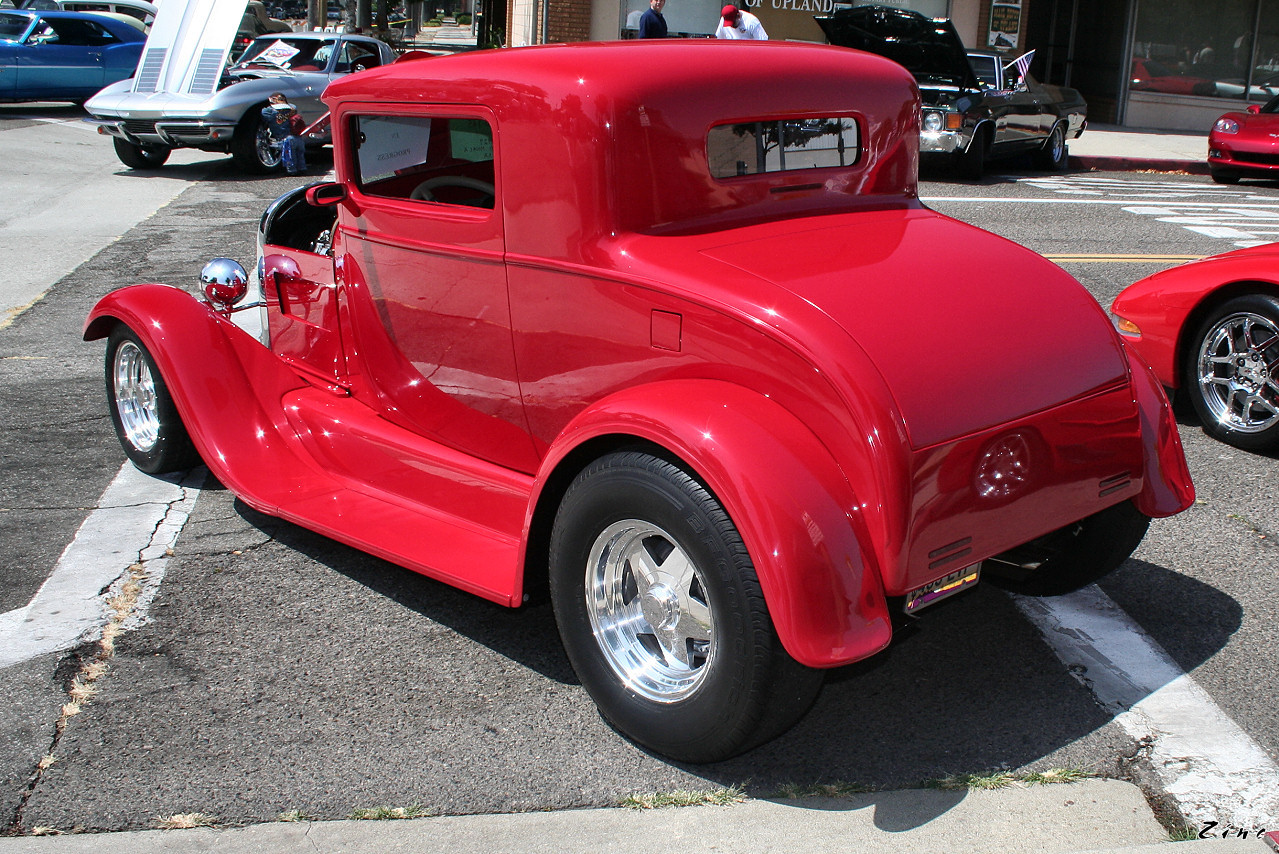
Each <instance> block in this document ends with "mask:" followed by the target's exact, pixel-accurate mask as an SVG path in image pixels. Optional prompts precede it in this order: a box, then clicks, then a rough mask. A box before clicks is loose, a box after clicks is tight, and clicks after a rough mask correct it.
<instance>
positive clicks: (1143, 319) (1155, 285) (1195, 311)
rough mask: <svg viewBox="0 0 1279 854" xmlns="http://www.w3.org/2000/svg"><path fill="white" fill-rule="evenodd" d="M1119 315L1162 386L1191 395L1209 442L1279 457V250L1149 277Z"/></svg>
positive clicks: (1125, 299)
mask: <svg viewBox="0 0 1279 854" xmlns="http://www.w3.org/2000/svg"><path fill="white" fill-rule="evenodd" d="M1111 311H1112V312H1113V313H1114V314H1115V317H1116V326H1117V327H1118V329H1119V332H1120V334H1122V335H1123V337H1124V340H1125V341H1126V342H1127V343H1128V346H1130V347H1131V348H1132V349H1134V350H1136V351H1137V352H1138V353H1140V354H1141V355H1142V356H1143V357H1144V358H1145V360H1146V361H1147V362H1148V363H1149V364H1150V366H1151V367H1152V368H1153V369H1154V371H1155V375H1156V376H1158V377H1159V380H1160V381H1161V382H1162V383H1163V384H1164V385H1165V386H1166V387H1168V388H1172V389H1180V390H1181V391H1182V392H1183V393H1185V394H1187V395H1189V397H1190V400H1191V402H1192V403H1193V404H1194V407H1195V411H1196V412H1197V413H1198V414H1199V417H1200V418H1201V419H1202V420H1203V425H1204V430H1205V432H1207V433H1208V434H1209V435H1210V436H1214V437H1216V438H1218V439H1220V440H1221V441H1223V442H1227V443H1229V444H1231V445H1234V446H1236V447H1239V448H1245V449H1248V450H1257V451H1260V450H1274V449H1276V448H1279V243H1270V244H1267V245H1265V246H1256V247H1253V248H1251V249H1239V250H1236V251H1234V252H1227V253H1225V254H1223V255H1214V256H1212V257H1211V258H1204V259H1202V260H1200V261H1192V262H1190V263H1189V264H1183V265H1181V266H1180V267H1173V268H1172V269H1170V270H1164V271H1163V272H1161V273H1156V274H1155V275H1153V276H1147V277H1146V278H1144V279H1142V280H1141V281H1139V282H1137V283H1136V284H1133V285H1131V286H1129V287H1128V288H1126V289H1125V290H1124V291H1123V292H1122V293H1120V294H1119V296H1118V297H1116V298H1115V301H1114V304H1113V305H1112V306H1111Z"/></svg>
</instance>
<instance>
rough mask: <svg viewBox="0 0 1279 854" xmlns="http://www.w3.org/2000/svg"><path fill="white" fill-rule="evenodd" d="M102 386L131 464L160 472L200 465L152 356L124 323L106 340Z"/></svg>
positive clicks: (147, 471)
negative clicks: (105, 387)
mask: <svg viewBox="0 0 1279 854" xmlns="http://www.w3.org/2000/svg"><path fill="white" fill-rule="evenodd" d="M106 386H107V402H108V404H109V407H110V410H111V423H112V424H113V425H114V426H115V432H116V436H118V437H119V439H120V444H121V446H122V447H123V448H124V452H125V453H126V454H128V456H129V459H130V460H132V461H133V464H134V465H135V466H137V467H138V468H139V469H141V470H142V471H144V472H146V473H147V474H164V473H166V472H175V471H183V470H185V469H189V468H192V467H193V466H197V465H199V464H200V454H199V453H198V452H197V451H196V449H195V445H194V444H193V443H192V441H191V436H190V434H189V433H188V432H187V429H186V426H185V425H184V424H183V423H182V418H181V416H179V415H178V408H177V406H176V405H175V404H174V402H173V397H172V396H171V395H170V394H169V387H168V386H167V385H166V384H165V382H164V377H163V376H161V375H160V370H159V368H157V367H156V364H155V359H154V358H153V357H152V356H151V354H150V352H148V351H147V348H146V345H144V344H143V343H142V341H141V339H139V338H138V336H137V333H135V332H134V331H133V330H132V329H130V328H129V327H127V326H125V325H123V324H120V325H118V326H116V327H115V329H113V330H112V331H111V335H110V337H109V338H108V339H107V360H106Z"/></svg>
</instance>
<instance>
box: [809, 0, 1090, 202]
mask: <svg viewBox="0 0 1279 854" xmlns="http://www.w3.org/2000/svg"><path fill="white" fill-rule="evenodd" d="M817 23H818V24H820V25H821V28H822V30H823V31H824V32H825V33H826V38H827V39H828V40H829V41H830V43H831V44H834V45H839V46H841V47H851V48H856V49H858V50H865V51H869V52H871V53H877V54H879V55H880V56H885V57H887V58H889V59H891V60H893V61H895V62H897V63H899V64H901V65H903V66H905V67H906V69H907V70H908V71H910V72H911V74H913V75H914V77H915V81H916V82H917V83H918V84H919V95H920V99H921V101H922V106H923V113H922V116H921V120H920V133H919V150H920V154H921V155H923V157H924V159H925V160H938V159H945V160H948V161H950V162H951V163H952V165H953V166H955V167H956V168H957V169H958V170H959V172H960V174H962V175H964V176H965V177H968V178H980V177H981V174H982V170H983V169H984V167H985V163H986V161H987V160H988V159H990V158H993V157H1003V156H1006V155H1009V154H1018V153H1023V152H1031V153H1033V154H1034V156H1035V160H1036V162H1037V165H1039V166H1040V167H1041V168H1044V169H1050V170H1055V171H1060V170H1064V169H1065V168H1066V160H1067V156H1068V155H1067V150H1066V141H1067V140H1068V139H1074V138H1076V137H1078V136H1079V135H1080V134H1082V133H1083V132H1084V128H1085V127H1086V126H1087V120H1086V117H1087V111H1088V105H1087V104H1086V103H1085V102H1084V99H1083V97H1082V96H1080V94H1079V93H1078V92H1076V91H1075V90H1074V89H1069V88H1066V87H1064V86H1051V85H1048V84H1045V83H1040V82H1039V81H1037V80H1035V79H1034V78H1033V77H1031V76H1030V74H1028V73H1020V72H1019V71H1018V69H1017V67H1016V63H1015V62H1010V61H1008V60H1007V59H1005V58H1004V57H1002V56H1000V55H998V54H994V53H980V52H968V51H966V50H965V49H964V44H963V42H962V41H961V40H960V38H959V33H957V32H956V31H955V27H954V25H953V24H952V23H951V22H950V21H949V20H948V19H946V18H928V17H925V16H924V15H921V14H919V13H918V12H912V11H909V10H907V9H896V8H891V7H888V6H858V7H856V8H853V9H841V10H839V11H836V12H834V13H833V14H831V15H823V16H819V17H818V18H817Z"/></svg>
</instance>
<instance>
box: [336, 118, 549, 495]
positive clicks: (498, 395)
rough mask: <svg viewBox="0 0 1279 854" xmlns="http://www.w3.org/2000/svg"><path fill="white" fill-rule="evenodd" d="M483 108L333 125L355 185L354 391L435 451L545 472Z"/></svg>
mask: <svg viewBox="0 0 1279 854" xmlns="http://www.w3.org/2000/svg"><path fill="white" fill-rule="evenodd" d="M494 125H495V122H494V119H493V117H492V115H491V114H490V113H488V112H487V111H486V110H483V109H480V108H466V107H454V106H450V107H438V108H432V107H420V108H411V107H404V108H398V109H396V108H388V107H379V108H378V109H377V110H374V109H372V108H370V109H369V110H368V111H366V112H359V111H357V112H355V113H354V114H353V113H352V112H350V111H348V112H346V113H345V114H344V115H343V116H336V117H335V119H334V133H335V134H338V135H342V136H344V138H345V139H346V143H345V144H343V145H341V147H340V148H341V150H344V151H347V152H348V158H349V161H350V162H348V163H346V164H344V165H345V166H346V167H347V168H349V169H350V170H351V171H352V173H353V177H354V180H353V181H351V182H349V186H350V188H351V189H350V192H351V198H350V199H349V200H348V203H347V204H345V205H344V208H343V213H342V218H341V224H340V226H339V245H338V256H337V265H338V271H339V272H338V277H339V284H340V296H341V299H342V300H344V310H345V317H346V318H347V321H348V322H349V326H350V344H349V347H348V353H349V354H355V356H356V360H357V361H355V362H354V363H352V362H350V361H348V366H349V367H350V369H351V370H352V373H353V374H355V376H353V393H354V394H355V395H356V396H357V397H358V398H360V399H362V400H364V401H365V402H366V403H368V404H369V405H370V406H373V407H375V408H376V409H378V410H380V411H381V412H382V413H383V415H384V417H385V418H387V419H388V420H390V421H393V422H394V423H396V424H399V425H400V426H402V427H405V428H407V429H409V430H411V431H413V432H415V433H417V434H419V435H421V436H424V437H426V438H428V439H430V440H432V441H434V442H438V443H440V444H442V445H446V446H448V447H450V448H454V449H456V450H459V451H462V452H464V453H466V454H469V455H471V456H473V457H478V458H480V459H483V460H486V461H489V462H492V463H497V464H499V465H502V466H506V467H510V468H514V469H518V470H522V471H533V470H535V468H536V465H537V458H536V455H535V454H534V450H533V443H532V439H531V438H530V437H529V435H528V425H527V421H526V419H525V415H524V409H523V404H522V401H521V398H520V394H519V384H518V381H517V376H516V370H515V352H514V343H513V340H512V334H511V322H510V307H509V302H508V296H507V282H506V269H505V265H504V260H505V259H504V254H503V252H504V237H503V227H502V208H501V205H500V204H498V203H497V199H498V198H499V197H500V190H501V188H500V187H497V186H495V175H496V173H495V170H494V158H495V155H496V151H495V145H494V139H495V136H494Z"/></svg>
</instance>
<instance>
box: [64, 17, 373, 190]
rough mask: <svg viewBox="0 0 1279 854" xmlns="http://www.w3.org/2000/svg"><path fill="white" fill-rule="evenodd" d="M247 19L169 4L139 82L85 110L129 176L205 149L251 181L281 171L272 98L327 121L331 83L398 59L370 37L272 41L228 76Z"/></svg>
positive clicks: (255, 47)
mask: <svg viewBox="0 0 1279 854" xmlns="http://www.w3.org/2000/svg"><path fill="white" fill-rule="evenodd" d="M243 12H244V10H243V8H242V7H239V6H237V4H234V3H216V2H215V0H189V2H184V0H165V3H164V5H163V6H162V7H161V9H160V14H159V15H158V16H157V17H156V20H155V23H154V24H153V25H152V27H151V34H150V36H149V37H148V39H147V47H146V51H145V53H144V56H143V60H142V63H141V65H140V66H139V68H138V73H137V75H136V76H135V77H134V78H133V79H132V80H125V81H121V82H120V83H117V84H115V85H113V86H109V87H107V88H106V89H103V90H102V91H101V92H99V93H98V94H97V95H96V96H94V97H93V98H91V99H90V100H89V101H88V103H86V104H85V109H87V110H88V111H89V118H88V119H86V121H88V122H90V123H92V124H94V125H96V126H97V128H98V132H99V133H102V134H104V135H108V136H110V137H112V142H113V143H114V145H115V150H116V155H117V156H118V157H119V158H120V160H121V161H122V162H123V163H124V164H125V165H126V166H130V167H132V168H134V169H149V168H156V167H159V166H162V165H163V164H164V162H165V161H166V160H167V159H168V157H169V153H170V152H171V151H172V150H173V149H175V148H199V149H202V150H204V151H219V152H226V153H229V154H230V155H231V156H232V157H233V158H234V159H235V162H236V164H237V165H239V166H240V167H241V168H242V169H244V170H246V171H249V172H269V171H272V170H276V169H279V168H280V153H279V147H278V145H275V146H273V145H272V144H271V142H272V141H271V138H270V135H269V134H268V132H267V130H266V124H265V122H264V120H263V118H262V110H263V108H264V107H266V106H267V99H268V97H269V96H270V95H271V94H272V93H274V92H280V93H283V95H284V96H285V98H286V99H287V100H288V101H289V102H290V103H291V104H292V105H293V106H294V107H295V108H296V109H297V111H298V113H299V114H300V115H301V116H302V117H303V118H304V119H306V120H307V121H314V120H316V119H318V118H319V117H320V116H321V115H322V114H323V112H324V105H323V104H322V103H321V102H320V93H322V92H323V91H324V88H325V87H326V86H327V85H328V84H329V83H330V82H331V81H333V80H336V79H338V78H339V77H342V76H344V75H347V74H350V73H351V72H353V71H359V70H362V69H365V68H372V67H376V66H379V65H384V64H387V63H389V62H392V61H393V60H394V59H395V54H394V52H393V51H392V50H391V48H390V47H388V46H387V45H386V44H384V43H383V42H381V41H378V40H377V39H375V38H371V37H369V36H362V35H351V34H345V33H323V32H311V33H271V34H268V35H264V36H259V37H258V38H257V39H256V40H254V42H253V43H252V44H251V45H250V46H249V48H248V49H247V50H246V51H245V52H244V54H243V56H242V57H241V58H240V60H239V61H238V62H236V63H235V64H234V65H231V66H229V67H227V65H226V63H227V55H228V52H229V51H230V49H231V45H232V40H233V37H234V35H235V32H236V28H237V27H238V26H239V25H240V22H241V19H242V17H243ZM310 141H311V142H312V143H313V144H323V143H324V140H310Z"/></svg>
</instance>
